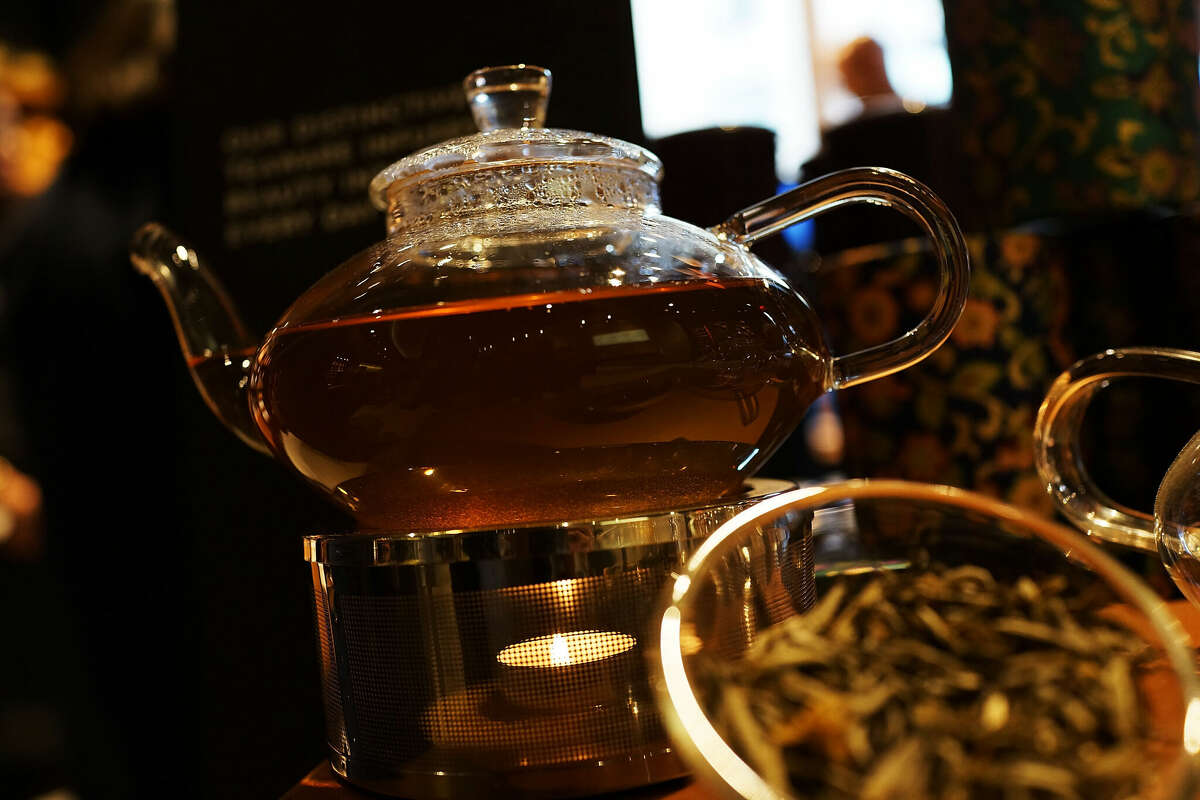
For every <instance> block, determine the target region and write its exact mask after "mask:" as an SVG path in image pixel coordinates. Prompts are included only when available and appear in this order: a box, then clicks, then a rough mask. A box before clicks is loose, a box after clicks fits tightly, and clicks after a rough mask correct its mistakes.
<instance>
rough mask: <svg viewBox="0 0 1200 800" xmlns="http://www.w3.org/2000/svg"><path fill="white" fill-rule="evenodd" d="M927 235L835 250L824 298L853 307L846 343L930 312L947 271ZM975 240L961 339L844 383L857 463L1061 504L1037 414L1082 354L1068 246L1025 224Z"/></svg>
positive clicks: (1045, 508)
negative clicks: (1046, 481)
mask: <svg viewBox="0 0 1200 800" xmlns="http://www.w3.org/2000/svg"><path fill="white" fill-rule="evenodd" d="M923 244H924V243H923V241H922V240H909V241H904V242H899V243H893V244H889V245H879V246H871V247H864V248H859V249H857V250H850V251H845V252H843V253H841V254H839V255H838V256H836V257H835V258H834V259H832V260H833V262H834V263H833V264H831V265H828V266H829V268H830V272H829V273H828V279H827V280H826V281H824V286H825V288H824V290H823V293H822V294H823V297H822V301H821V302H822V305H823V306H825V307H829V308H844V309H845V314H844V315H835V317H837V318H835V319H831V320H830V323H831V326H832V327H831V337H832V338H833V340H834V341H835V342H836V343H837V347H838V348H839V352H845V351H846V350H848V349H858V348H862V347H868V346H871V345H875V344H880V343H882V342H885V341H887V340H889V339H892V338H895V337H896V336H898V335H900V334H901V333H903V332H904V331H905V330H907V329H909V328H910V327H911V326H912V325H913V324H915V323H916V322H917V321H918V320H919V319H920V318H921V317H922V316H923V315H924V313H925V311H926V310H927V309H928V308H929V305H930V303H931V302H932V299H933V297H934V294H935V291H936V284H935V280H936V272H935V270H934V269H933V263H932V256H931V255H930V254H929V253H928V252H927V251H926V250H925V249H924V248H923ZM968 246H969V248H970V252H971V260H972V276H971V290H970V295H969V298H968V300H967V304H966V308H965V309H964V310H963V315H962V318H961V319H960V320H959V323H958V325H957V326H956V327H955V329H954V332H953V334H952V335H951V337H950V339H949V340H948V341H947V342H946V343H945V344H944V345H942V347H941V348H939V349H938V350H937V352H935V353H934V354H933V355H932V356H930V357H929V358H928V359H927V360H926V361H924V362H922V363H921V364H918V365H917V366H915V367H913V368H911V369H908V370H905V371H903V372H899V373H896V374H895V375H891V376H888V377H886V378H882V379H880V380H876V381H872V382H870V383H865V384H862V385H860V386H857V387H854V388H852V389H847V390H845V391H843V392H840V393H839V404H840V406H841V408H842V412H843V417H844V421H845V428H846V460H847V467H848V469H849V470H850V471H851V472H852V473H853V474H855V475H865V476H871V477H896V478H906V479H909V480H917V481H928V482H933V483H948V484H952V485H957V486H965V487H969V488H973V489H976V490H979V491H982V492H985V493H987V494H990V495H993V496H997V497H1002V498H1005V499H1007V500H1009V501H1011V502H1013V503H1016V504H1017V505H1021V506H1025V507H1029V508H1034V509H1038V510H1040V511H1042V512H1044V513H1047V514H1049V513H1051V512H1052V511H1053V508H1052V506H1051V501H1050V498H1049V497H1048V495H1047V494H1046V491H1045V489H1044V488H1043V487H1042V485H1041V482H1040V480H1039V479H1038V477H1037V474H1036V471H1035V469H1034V466H1033V423H1034V419H1035V417H1036V416H1037V409H1038V406H1039V405H1040V404H1041V401H1042V398H1043V397H1044V395H1045V391H1046V389H1047V388H1048V387H1049V384H1050V382H1051V381H1052V380H1053V379H1054V378H1055V377H1056V376H1057V375H1058V374H1059V372H1061V371H1062V369H1063V368H1065V367H1066V366H1068V365H1070V364H1071V363H1072V362H1073V361H1074V353H1073V350H1072V348H1071V346H1070V345H1069V344H1068V343H1067V341H1066V340H1065V339H1064V327H1065V321H1066V311H1067V304H1066V303H1065V302H1064V301H1065V299H1066V297H1067V291H1066V278H1065V272H1064V261H1063V253H1062V252H1061V250H1060V249H1058V248H1057V247H1056V243H1055V240H1054V239H1052V238H1049V237H1046V236H1041V235H1037V234H1034V233H1025V232H1009V233H1005V234H1003V235H1000V236H996V237H985V236H974V237H969V238H968ZM851 267H852V268H851ZM839 319H840V323H839Z"/></svg>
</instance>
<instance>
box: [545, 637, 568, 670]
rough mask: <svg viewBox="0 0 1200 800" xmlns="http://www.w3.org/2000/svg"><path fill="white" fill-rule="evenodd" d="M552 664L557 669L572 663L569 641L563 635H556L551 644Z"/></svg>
mask: <svg viewBox="0 0 1200 800" xmlns="http://www.w3.org/2000/svg"><path fill="white" fill-rule="evenodd" d="M550 663H551V664H553V665H554V666H556V667H565V666H566V665H567V664H570V663H571V652H570V651H569V650H568V649H567V640H566V639H564V638H563V635H562V634H561V633H556V634H554V640H553V641H551V642H550Z"/></svg>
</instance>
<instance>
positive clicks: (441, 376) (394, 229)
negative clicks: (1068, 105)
mask: <svg viewBox="0 0 1200 800" xmlns="http://www.w3.org/2000/svg"><path fill="white" fill-rule="evenodd" d="M465 86H466V92H467V97H468V101H469V103H470V107H471V110H472V113H473V114H474V116H475V120H476V122H477V124H478V126H479V128H480V132H479V133H477V134H474V135H471V136H467V137H463V138H459V139H454V140H450V141H447V142H444V143H441V144H438V145H435V146H433V147H430V148H427V149H425V150H422V151H420V152H417V153H415V154H413V155H410V156H408V157H407V158H404V159H402V160H400V161H398V162H396V163H395V164H393V165H391V166H390V167H388V168H387V169H385V170H384V171H383V172H382V173H380V174H379V175H378V176H377V177H376V178H375V180H374V181H373V182H372V184H371V197H372V200H373V201H374V202H375V204H376V205H377V206H378V207H379V208H380V209H382V210H384V211H386V215H387V225H388V236H387V238H386V239H385V240H384V241H382V242H380V243H379V244H377V245H375V246H373V247H370V248H368V249H367V250H365V251H363V252H361V253H359V254H358V255H356V256H354V257H352V258H351V259H350V260H348V261H346V262H345V263H343V264H342V265H341V266H339V267H337V268H336V269H335V270H333V271H332V272H330V273H329V274H328V275H326V276H325V277H324V278H323V279H322V280H320V281H319V282H318V283H317V284H315V285H314V286H313V287H311V288H310V289H309V290H308V291H306V292H305V293H304V294H303V295H302V296H301V297H300V298H299V299H297V300H296V302H295V303H294V304H293V305H292V306H291V308H290V309H288V311H287V312H286V313H285V314H284V315H283V317H282V318H281V319H280V320H279V322H278V323H277V324H276V325H275V327H274V328H273V329H272V330H271V331H270V332H269V333H268V334H267V336H266V338H265V339H264V340H263V341H261V342H259V341H257V340H256V339H255V338H253V337H251V336H250V335H249V334H247V332H246V331H245V329H244V326H243V325H242V324H241V323H240V322H239V321H238V317H237V315H236V313H235V312H234V310H233V306H232V303H231V302H230V301H229V299H228V298H227V296H226V295H225V292H224V290H223V289H222V288H221V287H220V284H219V283H218V282H217V281H216V279H215V277H214V276H213V275H212V274H211V273H210V272H209V271H208V270H207V269H206V268H204V266H203V265H202V263H201V262H200V261H199V259H198V258H197V257H196V254H195V251H194V250H192V249H190V248H189V247H187V246H186V245H184V244H181V243H180V241H179V240H178V239H177V238H175V237H174V236H173V235H172V234H170V233H168V232H167V231H166V230H165V229H163V228H162V227H160V226H157V225H153V224H152V225H148V226H146V227H144V228H143V229H142V230H141V231H140V232H139V234H138V236H137V238H136V239H135V242H134V247H133V259H134V263H135V264H136V265H137V266H138V267H139V268H140V269H141V270H142V271H143V272H145V273H146V274H147V275H149V276H150V277H151V278H153V279H154V281H155V283H156V285H157V286H158V288H159V289H160V291H161V292H162V294H163V295H164V297H165V298H166V300H167V302H168V304H169V305H170V306H171V309H172V316H173V319H174V320H175V323H176V331H177V333H178V335H179V338H180V343H181V345H182V346H183V349H184V354H185V356H186V358H187V359H188V364H189V367H190V368H191V370H192V374H193V377H194V378H195V380H196V382H197V384H198V386H199V388H200V389H201V392H202V393H203V394H204V396H205V399H206V400H207V402H208V403H209V405H210V406H211V407H212V409H213V410H214V411H215V412H216V413H217V414H218V415H219V416H220V417H221V419H222V420H223V421H224V422H225V423H226V424H227V425H228V426H229V427H231V428H233V429H234V431H235V432H237V433H238V434H239V435H240V436H241V437H242V439H243V440H245V441H246V442H247V443H249V444H251V445H253V446H255V447H258V448H259V449H262V450H265V451H267V452H270V453H271V454H273V455H274V456H275V457H277V458H278V459H279V460H281V461H283V462H284V463H286V464H287V465H289V466H290V467H291V468H292V469H293V470H295V471H296V472H298V473H299V474H300V475H301V476H303V477H304V478H305V479H306V480H308V481H309V482H310V483H312V484H313V485H315V486H316V487H318V488H320V489H321V490H322V491H324V492H326V493H328V495H329V496H330V497H331V498H332V499H333V500H334V501H335V502H337V503H339V504H340V505H342V506H343V507H344V508H346V509H347V510H348V511H349V512H350V513H351V514H353V515H354V517H355V518H356V520H357V522H358V525H359V527H360V528H361V529H364V530H404V529H408V530H445V529H453V528H469V527H482V526H490V527H495V526H499V525H508V524H516V523H527V522H543V521H554V520H560V519H580V518H596V517H611V516H613V515H619V514H622V513H629V512H637V511H649V510H659V509H668V508H680V507H686V506H689V505H695V504H697V503H701V502H707V501H711V500H713V499H714V498H718V497H721V496H724V495H727V494H729V493H732V492H736V491H737V490H738V489H739V488H740V486H741V485H742V482H743V481H744V479H745V478H746V477H748V476H749V475H751V474H753V473H754V472H755V470H756V469H758V468H759V467H760V466H761V465H762V464H763V462H765V461H766V459H767V458H768V457H769V456H770V455H771V454H772V452H773V451H774V450H775V449H776V448H777V447H778V446H779V445H780V444H781V443H782V442H783V440H784V439H785V438H786V437H787V436H788V434H789V433H790V432H791V431H792V430H793V429H794V427H795V426H796V425H797V424H798V423H799V421H800V419H801V417H802V415H803V413H804V411H805V409H806V408H807V407H808V405H809V404H810V403H811V402H812V401H813V399H814V398H816V397H817V396H818V395H819V394H820V393H822V392H825V391H827V390H829V389H832V388H840V387H845V386H851V385H853V384H856V383H860V382H862V381H866V380H870V379H872V378H876V377H880V376H882V375H886V374H889V373H891V372H894V371H896V370H899V369H903V368H904V367H906V366H909V365H911V364H913V363H915V362H917V361H919V360H920V359H922V358H924V357H925V356H926V355H928V354H929V353H930V352H931V351H932V350H933V349H935V348H936V347H937V346H938V345H940V344H941V343H942V341H944V340H945V338H946V337H947V336H948V335H949V333H950V330H951V328H952V327H953V325H954V323H955V322H956V321H957V319H958V315H959V313H960V312H961V310H962V306H963V302H964V299H965V295H966V289H967V271H968V267H967V254H966V249H965V246H964V243H963V239H962V234H961V233H960V232H959V230H958V227H957V225H956V224H955V222H954V220H953V218H952V217H951V215H950V214H949V212H948V211H947V210H946V209H945V207H944V206H943V205H942V203H941V202H940V200H938V198H937V197H936V196H935V195H933V194H932V193H931V192H930V191H929V190H928V189H927V188H925V187H924V186H922V185H921V184H919V183H917V182H916V181H914V180H912V179H910V178H908V177H906V176H903V175H901V174H899V173H896V172H892V171H889V170H883V169H875V168H862V169H855V170H848V171H845V172H841V173H836V174H833V175H829V176H826V177H823V178H819V179H817V180H815V181H812V182H810V183H808V184H805V185H803V186H801V187H799V188H797V189H794V190H792V191H791V192H787V193H785V194H782V195H779V196H777V197H774V198H771V199H768V200H765V201H764V202H762V203H760V204H758V205H756V206H752V207H750V208H748V209H744V210H743V211H741V212H738V213H737V214H734V215H733V216H732V217H730V218H729V219H728V220H727V221H725V222H724V223H722V224H720V225H718V226H715V227H714V228H711V229H708V230H705V229H702V228H698V227H694V226H692V225H689V224H686V223H683V222H680V221H678V220H674V219H671V218H669V217H665V216H663V215H662V214H661V213H660V212H659V207H658V179H659V177H660V175H661V171H662V169H661V164H660V162H659V161H658V159H657V158H656V157H655V156H654V155H653V154H652V153H650V152H648V151H647V150H645V149H643V148H641V147H638V146H635V145H632V144H629V143H627V142H622V141H619V140H616V139H611V138H607V137H603V136H598V135H594V134H587V133H580V132H576V131H566V130H552V129H543V128H541V127H540V126H541V123H542V120H543V119H544V116H545V109H546V103H547V100H548V96H549V88H550V75H549V72H547V71H546V70H543V69H540V68H536V67H529V66H524V65H519V66H514V67H499V68H490V69H484V70H479V71H478V72H475V73H472V75H470V76H468V78H467V80H466V82H465ZM719 188H720V187H714V191H719ZM854 202H869V203H876V204H880V205H887V206H892V207H895V208H897V209H898V210H900V211H902V212H904V213H906V214H908V215H909V216H910V217H912V218H913V219H914V220H916V221H917V222H918V223H919V224H920V225H921V226H922V227H923V229H924V230H925V232H926V233H927V234H928V235H929V237H930V238H931V239H932V241H933V245H934V247H935V249H936V251H937V255H938V261H939V267H940V273H941V285H940V291H939V294H938V297H937V300H936V301H935V303H934V305H933V307H932V308H931V310H930V312H929V315H928V316H927V318H926V319H925V320H924V321H922V322H921V323H920V324H919V325H918V326H917V327H916V328H915V329H913V330H912V331H910V332H908V333H907V334H905V335H904V336H902V337H900V338H899V339H897V340H895V341H893V342H889V343H887V344H883V345H880V346H877V347H874V348H871V349H869V350H864V351H861V352H858V353H853V354H850V355H844V356H838V357H834V356H832V355H831V354H830V352H829V350H828V347H827V346H826V344H825V341H824V339H823V336H822V333H821V328H820V324H819V322H818V320H817V318H816V316H815V315H814V313H813V311H812V309H811V308H810V307H809V304H808V303H807V301H806V300H805V299H804V298H803V297H801V296H800V295H799V294H797V293H796V292H795V291H794V290H793V289H792V288H790V287H789V286H788V285H787V283H786V282H785V281H784V280H783V278H781V277H780V276H779V275H778V274H777V273H776V272H775V271H773V270H772V269H771V268H770V267H768V266H767V265H766V264H764V263H762V262H761V261H760V260H758V259H757V258H756V257H755V256H754V255H753V254H752V253H751V252H750V249H749V248H750V246H751V245H752V244H753V243H754V242H755V241H757V240H758V239H760V238H763V237H765V236H769V235H772V234H774V233H776V232H778V231H779V230H781V229H782V228H784V227H786V226H787V225H790V224H792V223H793V222H796V221H799V220H802V219H805V218H808V217H811V216H813V215H815V214H819V213H821V212H823V211H825V210H828V209H830V208H833V207H835V206H838V205H842V204H846V203H854Z"/></svg>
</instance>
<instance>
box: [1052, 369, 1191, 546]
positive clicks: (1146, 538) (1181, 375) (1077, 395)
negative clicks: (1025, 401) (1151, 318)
mask: <svg viewBox="0 0 1200 800" xmlns="http://www.w3.org/2000/svg"><path fill="white" fill-rule="evenodd" d="M1116 378H1169V379H1173V380H1177V381H1183V382H1185V383H1200V353H1193V352H1191V351H1189V350H1174V349H1170V348H1163V347H1130V348H1123V349H1120V350H1106V351H1104V352H1103V353H1098V354H1097V355H1094V356H1089V357H1088V358H1085V359H1083V360H1082V361H1079V362H1078V363H1076V364H1075V365H1074V366H1072V367H1071V368H1070V369H1068V370H1067V371H1066V372H1064V373H1063V374H1062V375H1059V376H1058V378H1057V379H1056V380H1055V381H1054V383H1053V384H1051V386H1050V390H1049V391H1048V392H1047V393H1046V399H1045V400H1044V401H1042V406H1041V408H1040V409H1039V410H1038V417H1037V422H1036V423H1035V425H1034V432H1033V437H1034V447H1035V451H1036V452H1035V457H1036V460H1037V470H1038V475H1040V476H1041V479H1042V480H1043V481H1044V482H1045V483H1046V488H1047V489H1048V490H1049V492H1050V494H1051V495H1052V496H1053V497H1054V499H1055V500H1057V501H1058V504H1059V506H1060V507H1061V508H1062V510H1063V513H1065V514H1066V515H1067V517H1069V518H1070V520H1071V522H1073V523H1074V524H1075V525H1076V526H1077V527H1078V528H1079V529H1081V530H1084V531H1087V532H1088V533H1089V534H1091V535H1094V536H1097V537H1098V538H1101V539H1104V540H1105V541H1110V542H1117V543H1119V544H1124V545H1130V546H1132V547H1137V548H1140V549H1142V550H1155V549H1159V550H1160V553H1161V555H1162V556H1163V559H1164V560H1165V561H1166V560H1168V553H1167V552H1166V551H1163V550H1162V549H1161V547H1160V543H1159V542H1158V534H1157V533H1156V531H1155V521H1154V517H1152V516H1150V515H1149V514H1146V513H1143V512H1141V511H1136V510H1134V509H1131V508H1128V507H1126V506H1122V505H1120V504H1119V503H1117V502H1115V501H1113V500H1111V499H1110V498H1109V497H1107V496H1106V495H1105V494H1104V492H1102V491H1101V490H1100V489H1099V488H1098V487H1097V486H1096V484H1095V483H1094V482H1093V481H1092V479H1091V477H1090V476H1089V475H1088V472H1087V468H1086V467H1085V466H1084V464H1083V459H1082V455H1081V453H1080V451H1079V431H1080V426H1081V425H1082V424H1083V416H1084V412H1085V411H1087V408H1088V406H1089V405H1090V404H1091V402H1092V398H1093V397H1094V396H1095V394H1096V392H1097V391H1099V390H1100V389H1103V388H1104V387H1105V386H1107V385H1108V384H1109V382H1111V381H1112V380H1113V379H1116ZM1196 446H1200V436H1197V437H1196V438H1193V439H1192V441H1191V442H1190V443H1189V444H1188V446H1187V447H1186V448H1184V452H1183V453H1181V454H1180V456H1179V458H1177V459H1176V461H1175V464H1174V465H1172V467H1171V469H1170V470H1169V471H1168V472H1167V476H1166V478H1164V479H1163V482H1162V484H1161V486H1160V487H1159V492H1158V499H1157V501H1156V503H1155V507H1156V511H1160V510H1162V508H1163V504H1164V502H1170V499H1171V496H1172V492H1171V491H1170V489H1171V487H1172V486H1174V485H1176V484H1179V483H1180V481H1179V480H1178V479H1177V478H1176V479H1174V480H1173V476H1179V475H1180V473H1179V469H1178V468H1179V467H1180V464H1181V462H1183V461H1185V457H1186V456H1187V454H1188V452H1189V451H1191V450H1192V449H1193V447H1196ZM1182 477H1183V479H1184V480H1187V481H1189V482H1190V479H1191V478H1194V477H1195V473H1194V472H1193V473H1191V474H1189V475H1186V476H1182ZM1162 516H1163V515H1161V514H1160V518H1161V517H1162ZM1166 518H1168V519H1169V518H1172V517H1171V516H1170V515H1169V514H1168V515H1167V516H1166ZM1161 544H1165V543H1161ZM1169 566H1170V564H1169V563H1168V567H1169Z"/></svg>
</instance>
